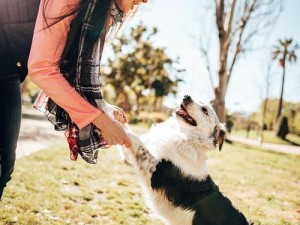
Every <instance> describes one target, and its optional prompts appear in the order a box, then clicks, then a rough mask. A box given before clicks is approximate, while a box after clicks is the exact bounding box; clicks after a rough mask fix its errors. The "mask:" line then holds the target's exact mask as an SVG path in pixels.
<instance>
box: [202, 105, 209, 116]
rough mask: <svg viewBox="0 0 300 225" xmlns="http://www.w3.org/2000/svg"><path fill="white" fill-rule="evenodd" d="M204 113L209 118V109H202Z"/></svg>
mask: <svg viewBox="0 0 300 225" xmlns="http://www.w3.org/2000/svg"><path fill="white" fill-rule="evenodd" d="M202 112H203V113H204V114H205V115H207V116H208V111H207V109H206V108H204V107H202Z"/></svg>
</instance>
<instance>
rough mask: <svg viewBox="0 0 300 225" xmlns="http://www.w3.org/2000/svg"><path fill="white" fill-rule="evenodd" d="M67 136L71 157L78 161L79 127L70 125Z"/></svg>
mask: <svg viewBox="0 0 300 225" xmlns="http://www.w3.org/2000/svg"><path fill="white" fill-rule="evenodd" d="M66 137H67V140H68V144H69V149H70V159H71V160H73V161H76V160H77V158H78V146H77V139H78V129H76V127H75V126H74V125H73V124H72V125H70V126H69V129H68V130H67V132H66Z"/></svg>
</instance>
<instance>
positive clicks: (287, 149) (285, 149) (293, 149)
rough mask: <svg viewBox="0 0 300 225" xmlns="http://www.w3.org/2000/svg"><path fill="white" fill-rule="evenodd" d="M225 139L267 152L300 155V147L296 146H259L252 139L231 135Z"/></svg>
mask: <svg viewBox="0 0 300 225" xmlns="http://www.w3.org/2000/svg"><path fill="white" fill-rule="evenodd" d="M227 138H228V140H230V141H232V142H233V143H234V142H236V143H240V144H244V145H249V146H253V147H258V148H262V149H264V150H267V151H273V152H279V153H285V154H292V155H300V147H297V146H292V145H282V144H272V143H262V144H260V141H259V140H254V139H250V138H245V137H240V136H233V135H229V136H228V137H227Z"/></svg>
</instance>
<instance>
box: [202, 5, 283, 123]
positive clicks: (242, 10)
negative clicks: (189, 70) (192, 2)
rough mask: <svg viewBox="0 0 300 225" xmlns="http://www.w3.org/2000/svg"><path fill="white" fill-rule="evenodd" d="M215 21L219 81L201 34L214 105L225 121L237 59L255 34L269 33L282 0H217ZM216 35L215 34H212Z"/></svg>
mask: <svg viewBox="0 0 300 225" xmlns="http://www.w3.org/2000/svg"><path fill="white" fill-rule="evenodd" d="M213 8H214V10H215V17H214V24H215V25H216V28H217V29H216V30H217V40H218V50H219V58H218V65H217V67H218V68H217V77H218V81H217V84H214V82H213V81H214V79H213V78H212V76H214V73H213V72H212V70H211V66H210V63H211V62H210V61H212V60H209V56H208V52H209V50H208V49H207V48H208V47H207V46H209V45H204V44H203V43H202V42H203V40H202V39H203V36H204V35H201V37H202V38H200V47H199V49H200V52H201V53H202V55H203V56H204V58H205V61H206V63H207V70H208V72H209V74H210V81H211V83H212V86H213V88H214V95H215V100H214V104H213V106H214V108H215V110H216V113H217V115H218V116H219V118H220V120H221V121H222V122H224V121H225V117H226V110H225V96H226V92H227V88H228V84H229V81H230V78H231V76H232V72H233V69H234V67H235V65H236V62H237V59H238V58H239V57H240V55H242V54H243V53H245V52H246V51H247V50H250V49H251V43H252V40H253V39H254V37H256V36H258V35H259V34H266V33H268V31H269V29H270V28H271V27H272V25H273V24H274V23H275V21H276V19H277V17H278V15H279V13H280V11H281V0H243V1H237V0H215V1H214V7H213ZM208 38H209V39H212V37H211V35H210V36H209V37H208Z"/></svg>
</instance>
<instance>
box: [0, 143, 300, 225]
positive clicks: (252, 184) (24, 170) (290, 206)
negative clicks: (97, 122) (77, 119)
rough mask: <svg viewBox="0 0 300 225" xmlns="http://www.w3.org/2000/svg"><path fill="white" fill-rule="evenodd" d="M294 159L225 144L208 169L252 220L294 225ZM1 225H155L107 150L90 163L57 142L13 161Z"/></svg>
mask: <svg viewBox="0 0 300 225" xmlns="http://www.w3.org/2000/svg"><path fill="white" fill-rule="evenodd" d="M299 162H300V157H297V156H291V155H284V154H277V153H270V152H264V151H261V150H257V149H254V148H244V147H240V146H233V145H229V144H225V148H224V149H223V150H222V152H217V151H211V152H210V153H209V160H208V164H209V168H210V172H211V175H212V177H213V179H214V180H215V181H216V183H218V184H219V186H220V189H221V190H222V191H223V192H224V193H225V194H226V195H227V196H228V197H229V198H230V199H231V200H232V201H233V203H234V205H236V206H238V208H239V209H240V210H241V211H242V212H244V214H245V215H246V216H247V217H248V218H250V219H252V220H253V221H254V222H255V224H260V225H300V202H299V199H300V192H299V186H300V173H299ZM0 212H1V213H0V224H1V225H12V224H16V225H65V224H72V225H85V224H90V225H102V224H103V225H119V224H125V225H139V224H140V225H142V224H143V225H163V224H162V223H161V222H160V221H159V220H157V219H155V218H154V217H152V216H151V215H150V212H149V210H148V209H147V208H146V207H145V204H144V202H143V199H142V196H141V192H140V188H139V186H138V183H137V179H136V176H135V174H134V173H133V171H132V169H131V168H130V167H128V166H126V165H123V164H122V163H121V162H120V157H119V153H118V151H117V150H116V149H115V148H112V149H109V150H101V151H100V153H99V160H98V164H97V165H89V164H87V163H85V162H83V161H82V160H81V159H79V160H78V161H77V162H73V161H70V160H69V159H68V150H67V148H66V145H65V144H60V145H56V146H52V147H50V148H48V149H46V150H43V151H40V152H37V153H34V154H32V155H30V156H28V157H24V158H22V159H20V160H18V161H17V162H16V169H15V172H14V177H13V180H12V181H11V182H10V183H9V185H8V187H7V189H6V192H5V194H4V198H3V201H2V203H1V205H0Z"/></svg>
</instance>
